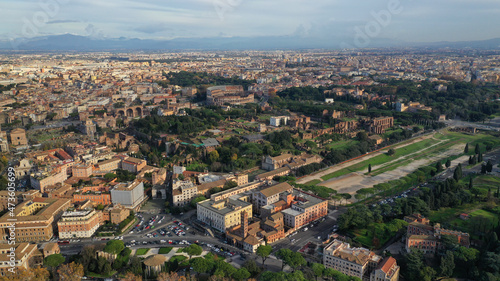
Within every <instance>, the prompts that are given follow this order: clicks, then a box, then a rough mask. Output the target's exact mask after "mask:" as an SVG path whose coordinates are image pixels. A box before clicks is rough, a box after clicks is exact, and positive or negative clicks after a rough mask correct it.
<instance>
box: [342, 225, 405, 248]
mask: <svg viewBox="0 0 500 281" xmlns="http://www.w3.org/2000/svg"><path fill="white" fill-rule="evenodd" d="M407 226H408V223H407V222H405V221H404V220H399V219H395V220H393V221H390V222H386V223H372V224H370V225H368V227H367V228H362V229H355V230H353V231H352V232H351V234H352V235H353V236H354V237H355V238H354V241H356V242H358V243H360V244H362V245H363V246H365V247H367V248H369V249H379V248H380V247H382V246H383V245H384V244H385V243H387V241H389V239H390V238H391V237H394V236H395V235H396V234H397V233H398V232H399V231H404V230H405V229H406V227H407Z"/></svg>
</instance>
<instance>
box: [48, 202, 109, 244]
mask: <svg viewBox="0 0 500 281" xmlns="http://www.w3.org/2000/svg"><path fill="white" fill-rule="evenodd" d="M99 216H100V215H99V213H97V212H96V211H95V210H94V209H88V210H82V211H67V212H64V213H63V215H62V217H61V219H60V220H59V222H58V223H57V228H58V230H59V239H69V238H90V237H92V235H93V234H94V233H95V232H96V231H97V229H98V228H99V226H101V221H102V220H101V218H100V217H99Z"/></svg>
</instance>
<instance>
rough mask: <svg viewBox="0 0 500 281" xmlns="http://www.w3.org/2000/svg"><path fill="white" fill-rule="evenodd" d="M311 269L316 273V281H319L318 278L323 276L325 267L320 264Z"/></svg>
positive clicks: (314, 264) (313, 265) (315, 264)
mask: <svg viewBox="0 0 500 281" xmlns="http://www.w3.org/2000/svg"><path fill="white" fill-rule="evenodd" d="M311 269H312V271H313V272H314V276H316V281H317V280H318V277H322V276H323V271H324V270H325V266H324V265H322V264H320V263H313V264H312V266H311Z"/></svg>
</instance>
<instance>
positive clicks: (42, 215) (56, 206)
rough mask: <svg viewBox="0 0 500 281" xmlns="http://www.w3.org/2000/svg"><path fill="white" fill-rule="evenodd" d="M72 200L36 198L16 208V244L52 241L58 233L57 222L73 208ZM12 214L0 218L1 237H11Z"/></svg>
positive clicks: (3, 238)
mask: <svg viewBox="0 0 500 281" xmlns="http://www.w3.org/2000/svg"><path fill="white" fill-rule="evenodd" d="M71 205H72V204H71V200H69V199H56V198H41V197H40V198H35V199H33V200H29V201H25V202H23V203H21V204H19V205H17V206H16V208H15V209H14V215H15V217H16V219H17V221H16V228H15V235H16V242H40V241H47V240H50V239H51V238H52V237H53V236H54V233H56V231H57V224H56V222H57V220H58V219H59V218H60V217H61V215H62V214H63V212H64V211H65V210H66V209H68V208H69V207H71ZM9 219H11V216H10V213H7V214H5V215H3V216H2V217H1V218H0V237H2V240H6V239H7V238H8V237H9V236H10V232H9V231H10V229H9V228H8V227H9V226H10V225H11V221H10V220H9Z"/></svg>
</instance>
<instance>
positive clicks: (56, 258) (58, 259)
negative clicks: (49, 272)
mask: <svg viewBox="0 0 500 281" xmlns="http://www.w3.org/2000/svg"><path fill="white" fill-rule="evenodd" d="M64 261H65V258H64V257H63V256H62V255H61V254H53V255H50V256H48V257H46V258H45V259H44V261H43V263H44V264H45V265H48V266H50V267H53V268H55V267H58V266H59V265H61V264H62V263H63V262H64Z"/></svg>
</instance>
